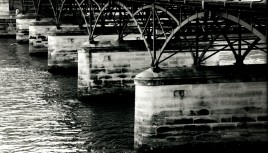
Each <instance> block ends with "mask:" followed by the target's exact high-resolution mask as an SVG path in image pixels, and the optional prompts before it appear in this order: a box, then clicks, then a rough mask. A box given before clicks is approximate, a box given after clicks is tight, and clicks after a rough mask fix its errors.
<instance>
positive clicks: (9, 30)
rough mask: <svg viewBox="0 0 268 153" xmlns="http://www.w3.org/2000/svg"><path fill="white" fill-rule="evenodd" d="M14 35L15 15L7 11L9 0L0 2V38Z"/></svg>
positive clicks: (0, 0)
mask: <svg viewBox="0 0 268 153" xmlns="http://www.w3.org/2000/svg"><path fill="white" fill-rule="evenodd" d="M15 35H16V18H15V13H14V12H11V11H10V10H9V0H0V37H4V36H5V37H6V36H15Z"/></svg>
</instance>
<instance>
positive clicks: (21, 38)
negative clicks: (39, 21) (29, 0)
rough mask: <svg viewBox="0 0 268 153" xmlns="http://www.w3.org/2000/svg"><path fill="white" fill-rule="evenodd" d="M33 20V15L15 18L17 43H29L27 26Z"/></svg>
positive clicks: (22, 15)
mask: <svg viewBox="0 0 268 153" xmlns="http://www.w3.org/2000/svg"><path fill="white" fill-rule="evenodd" d="M34 18H35V15H34V14H18V15H17V16H16V29H17V32H16V40H17V42H18V43H28V42H29V25H30V22H31V21H32V20H33V19H34Z"/></svg>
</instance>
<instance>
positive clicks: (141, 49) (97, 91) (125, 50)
mask: <svg viewBox="0 0 268 153" xmlns="http://www.w3.org/2000/svg"><path fill="white" fill-rule="evenodd" d="M165 56H168V55H167V54H165ZM150 62H151V58H150V54H149V53H148V52H147V51H145V45H144V42H143V41H142V40H131V39H129V40H125V41H123V42H118V41H117V40H114V39H110V40H109V39H100V40H99V41H97V42H94V43H91V44H89V43H88V42H87V43H85V44H84V45H83V46H81V47H80V49H79V50H78V93H79V94H78V95H79V96H80V97H88V96H101V95H124V94H126V95H129V94H133V95H134V82H133V79H134V77H135V75H136V74H138V73H139V72H141V71H144V70H146V69H147V68H149V67H150ZM180 64H181V65H191V64H192V58H191V56H190V54H179V55H177V56H174V57H172V58H170V59H169V61H167V62H164V63H162V64H161V66H163V67H175V66H179V65H180Z"/></svg>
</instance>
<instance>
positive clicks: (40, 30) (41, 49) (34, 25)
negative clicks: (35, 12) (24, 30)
mask: <svg viewBox="0 0 268 153" xmlns="http://www.w3.org/2000/svg"><path fill="white" fill-rule="evenodd" d="M55 27H56V26H55V23H54V20H53V19H51V18H42V19H41V20H36V19H34V20H32V21H31V22H30V24H29V53H30V54H40V53H45V54H47V52H48V38H47V37H48V32H49V30H51V29H52V28H55Z"/></svg>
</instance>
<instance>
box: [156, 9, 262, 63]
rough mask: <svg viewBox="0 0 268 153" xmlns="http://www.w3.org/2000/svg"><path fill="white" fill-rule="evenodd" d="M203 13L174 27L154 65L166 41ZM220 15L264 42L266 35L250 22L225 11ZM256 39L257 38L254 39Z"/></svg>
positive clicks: (202, 13)
mask: <svg viewBox="0 0 268 153" xmlns="http://www.w3.org/2000/svg"><path fill="white" fill-rule="evenodd" d="M204 15H205V12H199V13H196V14H194V15H192V16H190V17H188V18H187V19H186V20H184V21H183V22H181V23H180V24H179V26H178V27H177V28H175V29H174V30H173V31H172V34H171V35H170V36H169V37H168V38H167V39H166V41H165V43H164V44H163V46H162V48H161V49H160V54H159V55H160V56H159V57H158V59H157V61H156V63H155V64H156V65H157V64H158V63H157V62H159V60H160V58H161V55H162V53H163V51H164V49H165V48H166V47H167V45H168V43H169V42H170V41H171V39H172V38H173V37H174V36H175V34H177V33H178V32H179V31H180V29H181V28H182V27H184V26H185V25H186V24H187V23H189V22H191V21H193V20H196V19H198V18H202V17H204ZM219 16H220V17H222V18H224V19H227V20H230V21H233V22H234V23H237V24H239V25H241V26H243V27H245V28H246V29H247V30H249V31H250V32H252V33H253V34H254V35H255V36H257V37H258V38H259V40H262V41H263V42H266V36H265V35H264V34H262V33H261V32H260V31H258V30H257V29H256V28H254V27H252V26H251V25H250V24H248V23H247V22H245V21H244V20H242V19H239V18H238V17H235V16H233V15H231V14H227V13H220V14H219ZM255 41H257V40H255ZM256 43H257V42H254V43H253V44H251V46H250V48H253V46H252V45H255V44H256ZM248 52H249V51H248V50H247V51H246V54H245V55H243V56H242V57H244V58H245V56H246V55H247V54H248ZM234 56H235V57H236V56H237V55H236V54H234Z"/></svg>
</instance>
